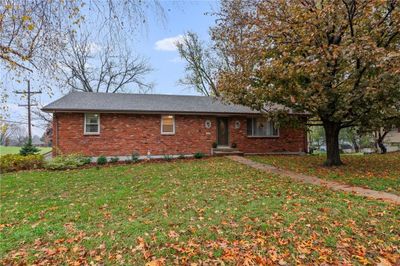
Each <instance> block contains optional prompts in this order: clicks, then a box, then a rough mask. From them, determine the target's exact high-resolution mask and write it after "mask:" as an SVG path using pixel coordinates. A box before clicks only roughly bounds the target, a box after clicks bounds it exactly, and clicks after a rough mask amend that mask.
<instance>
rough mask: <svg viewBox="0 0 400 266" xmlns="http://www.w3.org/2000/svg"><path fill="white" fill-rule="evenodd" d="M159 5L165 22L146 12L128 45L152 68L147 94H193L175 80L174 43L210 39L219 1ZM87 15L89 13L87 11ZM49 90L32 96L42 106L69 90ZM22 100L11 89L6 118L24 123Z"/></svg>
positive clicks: (180, 70)
mask: <svg viewBox="0 0 400 266" xmlns="http://www.w3.org/2000/svg"><path fill="white" fill-rule="evenodd" d="M161 4H162V6H163V9H164V13H165V21H161V20H160V19H159V18H157V17H156V16H155V15H154V17H152V16H153V14H150V15H148V16H150V17H149V19H148V22H147V24H146V26H145V27H144V28H143V29H141V30H139V31H138V34H137V35H136V36H135V37H134V38H133V39H132V40H129V45H130V46H131V48H132V50H133V51H134V52H136V54H137V55H139V56H142V57H144V58H146V59H147V61H148V63H149V64H150V66H151V67H152V68H153V71H152V72H151V73H150V74H149V75H148V76H147V78H146V79H147V80H148V81H150V82H152V83H153V84H154V87H153V89H152V90H151V92H150V93H158V94H186V95H187V94H190V95H196V94H198V93H197V92H196V91H195V90H194V89H192V88H187V87H184V86H182V85H179V84H178V80H179V79H180V78H182V77H183V76H184V74H185V72H184V68H185V62H184V61H183V60H182V59H181V58H180V57H179V54H178V51H177V49H176V46H175V42H176V41H178V40H179V39H180V38H182V36H183V35H184V34H185V32H187V31H193V32H195V33H197V34H198V35H199V37H200V39H201V40H204V41H205V42H207V41H209V34H208V33H209V28H210V26H212V25H214V23H215V17H213V16H212V15H210V14H207V13H210V12H212V11H216V10H218V3H217V2H216V1H184V2H180V3H177V2H172V1H162V0H161ZM87 15H88V16H90V14H87ZM94 20H95V19H94ZM0 73H1V72H0ZM2 75H3V73H2ZM2 79H3V78H2ZM3 80H6V79H5V78H4V79H3ZM7 82H8V84H6V85H7V88H13V91H14V90H24V89H26V84H25V83H17V82H15V81H12V80H7ZM49 83H50V82H49ZM35 85H36V83H35V82H32V90H37V88H35V87H36V86H35ZM8 90H9V89H8ZM52 91H53V95H49V94H48V93H42V94H39V95H35V96H34V98H35V100H36V101H37V102H38V104H39V105H40V106H44V105H46V104H48V103H50V102H52V101H54V100H56V99H58V98H60V97H61V96H62V95H63V94H65V93H67V92H68V89H67V90H65V89H64V90H60V88H52ZM25 103H26V99H24V98H21V97H20V96H19V95H16V94H14V93H13V92H11V93H10V95H9V99H8V102H7V105H8V109H9V111H8V113H9V116H8V117H7V119H8V120H10V121H16V122H20V123H22V125H23V124H24V123H26V122H27V110H26V108H24V107H19V106H18V104H25ZM43 131H44V128H43V126H42V125H39V123H35V121H33V127H32V132H33V135H39V136H41V135H42V134H43Z"/></svg>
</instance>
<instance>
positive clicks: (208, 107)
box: [42, 92, 260, 114]
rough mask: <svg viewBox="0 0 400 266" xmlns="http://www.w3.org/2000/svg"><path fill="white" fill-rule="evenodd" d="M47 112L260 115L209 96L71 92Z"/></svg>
mask: <svg viewBox="0 0 400 266" xmlns="http://www.w3.org/2000/svg"><path fill="white" fill-rule="evenodd" d="M42 110H43V111H46V112H69V111H70V112H79V111H83V112H88V111H96V112H100V111H102V112H120V113H185V114H197V113H201V114H258V113H260V112H258V111H255V110H252V109H250V108H249V107H246V106H242V105H234V104H226V103H223V102H222V101H220V100H217V99H215V98H212V97H207V96H189V95H167V94H132V93H92V92H71V93H69V94H67V95H65V96H63V97H61V98H60V99H58V100H56V101H54V102H52V103H50V104H48V105H46V106H45V107H43V108H42Z"/></svg>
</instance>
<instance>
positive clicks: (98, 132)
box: [83, 113, 100, 135]
mask: <svg viewBox="0 0 400 266" xmlns="http://www.w3.org/2000/svg"><path fill="white" fill-rule="evenodd" d="M88 114H97V115H98V116H99V119H98V127H97V129H98V130H97V132H87V131H86V125H87V124H86V116H87V115H88ZM83 135H100V114H99V113H85V115H84V117H83Z"/></svg>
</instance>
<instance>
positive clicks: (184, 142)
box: [42, 92, 307, 158]
mask: <svg viewBox="0 0 400 266" xmlns="http://www.w3.org/2000/svg"><path fill="white" fill-rule="evenodd" d="M42 110H43V111H46V112H52V113H53V153H54V155H56V154H70V153H81V154H84V155H87V156H93V157H97V156H100V155H104V156H108V157H110V156H120V157H127V156H130V155H131V154H132V153H133V152H137V153H139V154H140V155H141V157H142V158H143V157H146V156H147V157H152V158H160V157H162V156H164V155H175V156H178V155H187V156H188V155H193V154H194V153H196V152H201V153H204V154H207V155H212V154H215V153H218V152H226V151H228V152H232V151H239V152H241V153H250V154H253V153H254V154H255V153H258V154H264V153H304V152H306V149H307V139H306V130H305V129H303V128H290V127H288V126H285V125H281V127H280V128H277V127H275V125H274V123H272V122H270V121H267V120H266V119H265V118H264V117H263V116H262V115H261V113H260V112H257V111H254V110H251V109H250V108H248V107H244V106H241V105H228V104H224V103H222V102H221V101H218V100H216V99H213V98H210V97H205V96H181V95H154V94H125V93H115V94H106V93H87V92H72V93H70V94H68V95H66V96H64V97H62V98H60V99H58V100H56V101H54V102H52V103H50V104H49V105H47V106H45V107H44V108H43V109H42ZM293 115H295V114H293ZM301 119H304V122H306V117H305V116H301ZM213 143H215V144H217V145H218V147H217V149H213V148H212V146H213ZM231 146H236V149H231V148H230V147H231Z"/></svg>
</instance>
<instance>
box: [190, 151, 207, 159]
mask: <svg viewBox="0 0 400 266" xmlns="http://www.w3.org/2000/svg"><path fill="white" fill-rule="evenodd" d="M204 156H205V155H204V153H202V152H196V153H195V154H194V155H193V157H194V158H196V159H201V158H203V157H204Z"/></svg>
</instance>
